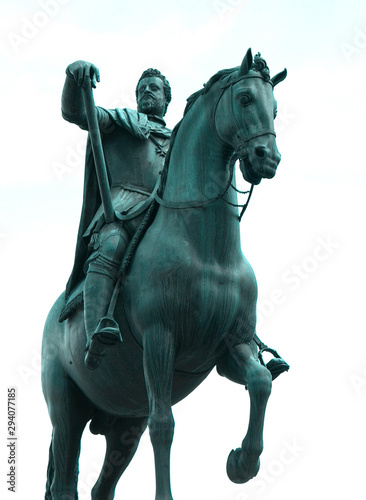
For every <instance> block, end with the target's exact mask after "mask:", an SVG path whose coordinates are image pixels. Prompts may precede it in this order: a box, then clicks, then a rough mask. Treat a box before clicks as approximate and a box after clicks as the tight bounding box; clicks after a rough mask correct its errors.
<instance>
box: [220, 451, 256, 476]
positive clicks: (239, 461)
mask: <svg viewBox="0 0 366 500" xmlns="http://www.w3.org/2000/svg"><path fill="white" fill-rule="evenodd" d="M259 467H260V461H259V458H257V459H256V460H251V459H250V458H249V457H248V460H244V459H243V457H242V449H241V448H237V449H236V450H231V452H230V454H229V456H228V459H227V464H226V473H227V475H228V477H229V479H230V481H232V482H233V483H237V484H243V483H246V482H248V481H250V480H251V479H253V477H255V476H256V475H257V474H258V471H259Z"/></svg>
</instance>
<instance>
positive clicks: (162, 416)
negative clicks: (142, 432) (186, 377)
mask: <svg viewBox="0 0 366 500" xmlns="http://www.w3.org/2000/svg"><path fill="white" fill-rule="evenodd" d="M143 349H144V375H145V383H146V388H147V393H148V399H149V419H148V426H149V432H150V439H151V443H152V446H153V450H154V458H155V477H156V496H155V500H172V498H173V497H172V494H171V489H170V448H171V444H172V441H173V433H174V419H173V414H172V410H171V390H172V379H173V367H174V354H175V353H174V343H173V337H172V335H171V333H170V332H169V331H166V330H164V329H163V328H161V329H160V328H158V327H156V328H154V329H149V331H148V332H146V334H145V337H144V343H143Z"/></svg>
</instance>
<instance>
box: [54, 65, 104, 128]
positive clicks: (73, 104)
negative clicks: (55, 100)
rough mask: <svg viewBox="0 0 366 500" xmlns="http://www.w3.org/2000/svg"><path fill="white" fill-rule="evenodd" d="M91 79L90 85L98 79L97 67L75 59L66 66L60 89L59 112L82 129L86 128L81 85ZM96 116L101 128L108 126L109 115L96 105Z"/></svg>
mask: <svg viewBox="0 0 366 500" xmlns="http://www.w3.org/2000/svg"><path fill="white" fill-rule="evenodd" d="M89 81H91V83H92V87H93V88H95V87H96V83H97V82H99V81H100V76H99V69H98V68H97V67H96V66H95V65H94V64H92V63H89V62H87V61H76V62H74V63H72V64H70V65H69V66H68V67H67V68H66V80H65V84H64V88H63V91H62V99H61V112H62V116H63V118H64V119H65V120H67V121H68V122H70V123H75V124H76V125H78V126H79V127H80V128H82V129H83V130H88V122H87V118H86V112H85V106H84V101H83V94H82V87H83V86H84V85H87V84H88V83H89ZM97 116H98V121H99V125H100V128H101V130H103V129H104V128H108V127H109V126H110V122H111V117H110V116H109V114H108V113H107V112H106V111H105V110H104V109H103V108H99V107H97Z"/></svg>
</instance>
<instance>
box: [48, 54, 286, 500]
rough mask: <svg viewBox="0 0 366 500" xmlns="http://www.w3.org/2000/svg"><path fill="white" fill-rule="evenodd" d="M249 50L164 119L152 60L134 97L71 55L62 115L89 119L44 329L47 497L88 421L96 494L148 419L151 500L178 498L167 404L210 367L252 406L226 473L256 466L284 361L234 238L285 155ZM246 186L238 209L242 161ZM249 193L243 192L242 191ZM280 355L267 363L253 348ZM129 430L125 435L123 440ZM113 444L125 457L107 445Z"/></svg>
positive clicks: (112, 480) (164, 100)
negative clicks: (98, 451) (106, 85)
mask: <svg viewBox="0 0 366 500" xmlns="http://www.w3.org/2000/svg"><path fill="white" fill-rule="evenodd" d="M286 74H287V72H286V70H283V71H282V72H280V73H278V74H277V75H276V76H274V77H272V78H271V77H270V73H269V69H268V66H267V64H266V61H265V60H264V59H263V58H262V57H261V55H260V54H257V55H256V56H255V57H254V58H253V56H252V52H251V49H249V50H248V51H247V53H246V55H245V57H244V59H243V61H242V63H241V65H240V66H238V67H235V68H232V69H227V70H221V71H219V72H218V73H216V74H215V75H214V76H212V77H211V78H210V79H209V81H208V82H207V83H206V84H205V85H204V87H203V88H202V89H201V90H199V91H197V92H195V93H194V94H193V95H191V96H190V97H189V98H188V100H187V106H186V109H185V112H184V116H183V118H182V120H181V121H180V122H179V123H178V124H177V125H176V127H175V128H174V130H173V132H171V131H170V130H169V129H168V128H167V127H166V124H165V121H164V118H163V117H164V115H165V113H166V110H167V107H168V104H169V102H170V100H171V89H170V85H169V82H168V80H167V79H166V78H165V76H163V75H162V74H161V73H160V71H158V70H156V69H152V68H150V69H148V70H146V71H144V73H143V74H142V75H141V78H140V79H139V81H138V83H137V87H136V99H137V111H133V110H131V109H127V108H125V109H120V108H117V109H109V110H107V109H104V108H101V107H98V106H95V104H94V98H93V92H92V88H95V87H96V84H97V82H99V81H100V73H99V70H98V68H97V67H96V66H95V65H94V64H91V63H88V62H86V61H76V62H75V63H72V64H70V65H69V66H68V67H67V69H66V81H65V85H64V90H63V94H62V115H63V117H64V118H65V119H66V120H68V121H69V122H71V123H75V124H77V125H78V126H79V127H81V128H82V129H84V130H87V131H88V143H87V149H86V161H85V181H84V200H83V206H82V213H81V220H80V226H79V232H78V238H77V245H76V254H75V263H74V267H73V270H72V273H71V276H70V278H69V281H68V283H67V286H66V290H65V292H64V293H62V295H61V296H60V297H59V298H58V299H57V301H56V302H55V304H54V305H53V307H52V309H51V311H50V313H49V315H48V318H47V321H46V325H45V329H44V335H43V345H42V388H43V393H44V396H45V399H46V403H47V407H48V411H49V415H50V419H51V422H52V427H53V430H52V440H51V445H50V451H49V464H48V469H47V484H46V494H45V498H46V500H51V499H52V500H76V499H77V498H78V494H77V479H78V470H79V469H78V461H79V454H80V441H81V437H82V434H83V431H84V428H85V426H86V424H87V423H88V422H89V421H90V430H91V432H92V433H93V434H102V435H104V436H105V438H106V444H107V448H106V455H105V460H104V464H103V466H102V470H101V472H100V476H99V478H98V480H97V482H96V484H95V485H94V487H93V489H92V492H91V498H92V500H112V499H113V498H114V493H115V487H116V485H117V482H118V480H119V479H120V477H121V475H122V474H123V472H124V471H125V469H126V468H127V466H128V464H129V463H130V461H131V460H132V458H133V456H134V454H135V452H136V449H137V447H138V444H139V440H140V438H141V435H142V434H143V432H144V431H145V429H146V427H147V426H148V428H149V433H150V439H151V443H152V446H153V451H154V457H155V474H156V493H155V500H172V498H173V497H172V493H171V486H170V449H171V445H172V440H173V433H174V418H173V414H172V406H173V405H174V404H175V403H177V402H179V401H181V400H182V399H183V398H185V397H186V396H187V395H188V394H190V393H191V392H192V391H193V390H194V389H195V388H196V387H197V386H198V385H199V384H200V383H201V382H202V381H203V380H204V379H205V378H206V377H207V376H208V375H209V373H210V372H211V371H212V370H213V368H215V367H216V369H217V372H218V373H219V374H220V375H222V376H224V377H227V378H228V379H229V380H231V381H234V382H236V383H239V384H242V385H244V386H245V387H246V388H247V390H248V392H249V396H250V417H249V424H248V428H247V432H246V435H245V437H244V440H243V441H242V444H241V447H240V448H237V449H235V450H233V451H231V453H230V454H229V456H228V460H227V474H228V476H229V478H230V479H231V481H233V482H235V483H245V482H247V481H249V480H250V479H252V478H253V477H254V476H256V474H257V473H258V470H259V456H260V454H261V453H262V450H263V425H264V416H265V409H266V404H267V400H268V397H269V395H270V393H271V386H272V380H273V379H274V378H276V377H277V376H278V375H279V374H280V373H282V372H283V371H286V370H288V368H289V366H288V364H287V363H286V362H285V361H283V360H282V358H280V356H279V355H278V354H277V352H276V351H275V350H273V349H270V348H269V347H267V346H266V345H265V344H264V343H263V342H261V341H260V340H259V338H258V337H257V335H256V301H257V284H256V279H255V275H254V272H253V269H252V267H251V266H250V264H249V262H248V261H247V260H246V258H245V257H244V255H243V253H242V250H241V242H240V228H239V224H240V219H241V216H242V215H243V212H244V210H245V208H246V206H247V204H248V202H249V198H250V196H251V193H252V189H253V186H254V185H258V184H259V183H260V182H261V180H262V179H263V178H268V179H270V178H272V177H274V175H275V173H276V169H277V166H278V164H279V162H280V158H281V157H280V154H279V152H278V149H277V146H276V134H275V131H274V118H275V116H276V113H277V104H276V100H275V98H274V96H273V89H274V87H275V86H276V85H277V84H278V83H279V82H281V81H282V80H284V79H285V77H286ZM237 161H239V166H240V171H241V173H242V175H243V177H244V179H245V180H246V181H247V182H248V183H250V184H251V185H252V189H251V190H250V192H249V196H248V201H247V203H246V204H244V205H243V209H242V210H241V213H240V215H239V209H238V207H240V205H239V204H238V199H237V192H238V190H237V189H236V186H235V173H234V166H235V163H236V162H237ZM247 193H248V192H247ZM264 351H269V352H270V353H272V354H273V356H274V358H273V359H271V360H270V361H269V362H268V363H267V364H265V363H264V360H263V356H262V353H263V352H264ZM126 436H127V439H126ZM117 456H118V460H116V459H115V458H116V457H117Z"/></svg>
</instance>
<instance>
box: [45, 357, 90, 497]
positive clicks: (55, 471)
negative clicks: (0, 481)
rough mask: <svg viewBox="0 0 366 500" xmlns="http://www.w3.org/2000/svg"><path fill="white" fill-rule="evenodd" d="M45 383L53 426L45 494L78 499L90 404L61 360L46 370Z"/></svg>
mask: <svg viewBox="0 0 366 500" xmlns="http://www.w3.org/2000/svg"><path fill="white" fill-rule="evenodd" d="M42 385H43V391H44V394H45V398H46V402H47V406H48V411H49V414H50V418H51V422H52V426H53V431H52V442H51V447H50V459H49V466H48V474H47V476H48V477H47V487H46V488H47V491H46V498H49V499H52V500H75V499H77V477H78V461H79V454H80V439H81V436H82V433H83V430H84V428H85V425H86V423H87V421H88V420H89V419H90V416H91V412H92V409H91V405H90V403H89V401H88V400H86V398H85V397H84V395H83V394H82V393H81V392H80V390H79V389H78V388H77V386H76V385H75V384H74V382H73V381H72V380H71V379H69V378H68V377H67V375H65V373H64V372H63V370H62V367H61V365H60V364H59V363H54V364H53V365H52V366H51V365H50V366H47V369H46V370H44V371H43V376H42Z"/></svg>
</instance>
